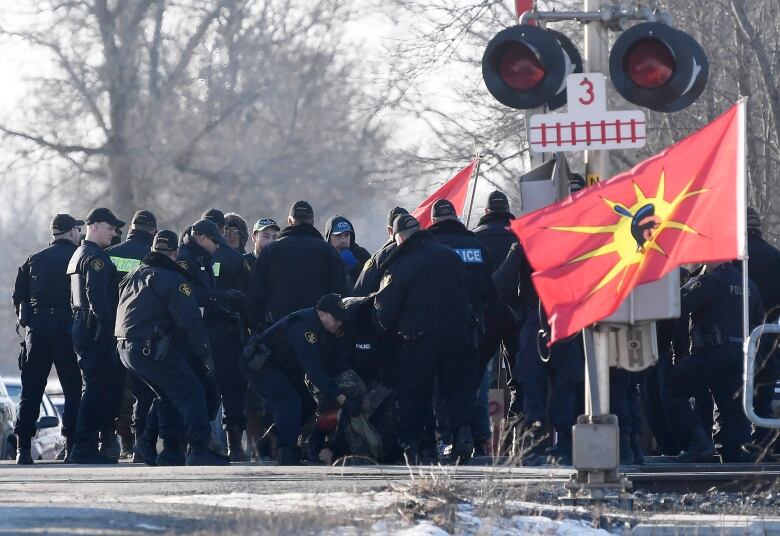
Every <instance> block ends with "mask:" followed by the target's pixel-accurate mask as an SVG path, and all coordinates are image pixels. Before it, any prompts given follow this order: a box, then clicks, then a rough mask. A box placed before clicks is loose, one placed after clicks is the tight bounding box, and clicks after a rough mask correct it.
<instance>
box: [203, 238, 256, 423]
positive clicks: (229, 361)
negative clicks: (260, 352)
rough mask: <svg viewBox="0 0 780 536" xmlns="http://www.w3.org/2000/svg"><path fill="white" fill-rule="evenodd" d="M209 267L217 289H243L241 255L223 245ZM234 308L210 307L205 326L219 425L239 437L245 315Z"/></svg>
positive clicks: (244, 277)
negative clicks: (219, 401)
mask: <svg viewBox="0 0 780 536" xmlns="http://www.w3.org/2000/svg"><path fill="white" fill-rule="evenodd" d="M211 267H212V271H213V273H214V281H215V285H216V288H217V290H218V291H225V290H229V289H233V290H238V291H241V292H242V293H245V292H246V288H247V283H248V280H249V272H248V271H247V270H246V267H245V263H244V258H243V256H242V254H241V253H240V252H239V251H238V250H236V249H233V248H231V247H230V246H228V245H222V246H220V248H219V249H218V250H217V252H216V253H214V255H213V256H212V259H211ZM242 313H243V311H240V310H236V309H235V308H211V309H210V311H209V316H208V327H209V333H210V336H211V345H212V347H213V350H214V365H215V367H216V371H215V376H214V377H215V379H216V381H217V387H218V388H219V393H220V395H221V396H222V409H223V416H222V424H223V426H224V427H225V429H226V430H227V431H228V432H231V430H234V431H233V432H231V433H235V434H236V435H237V436H238V437H240V436H241V431H242V430H243V429H244V428H245V427H246V420H245V418H244V398H245V396H246V381H245V380H244V378H243V376H242V375H241V371H240V370H239V367H238V360H239V356H240V355H241V351H242V349H243V348H244V343H245V342H246V338H247V335H246V334H247V326H246V323H245V322H246V315H245V314H242Z"/></svg>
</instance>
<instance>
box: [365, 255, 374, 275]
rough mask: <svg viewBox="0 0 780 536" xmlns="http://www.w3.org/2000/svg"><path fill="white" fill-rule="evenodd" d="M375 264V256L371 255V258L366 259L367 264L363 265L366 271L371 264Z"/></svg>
mask: <svg viewBox="0 0 780 536" xmlns="http://www.w3.org/2000/svg"><path fill="white" fill-rule="evenodd" d="M373 265H374V257H371V258H370V259H368V260H367V261H366V264H364V265H363V271H364V272H365V271H366V270H368V269H369V268H371V266H373Z"/></svg>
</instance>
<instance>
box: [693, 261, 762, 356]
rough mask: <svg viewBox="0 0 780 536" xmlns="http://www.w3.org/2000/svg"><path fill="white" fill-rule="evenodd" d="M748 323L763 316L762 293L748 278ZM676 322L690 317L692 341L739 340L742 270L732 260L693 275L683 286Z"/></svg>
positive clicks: (702, 343) (701, 343)
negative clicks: (678, 315)
mask: <svg viewBox="0 0 780 536" xmlns="http://www.w3.org/2000/svg"><path fill="white" fill-rule="evenodd" d="M749 304H750V305H749V306H750V326H749V327H751V328H752V327H753V326H755V325H756V324H757V323H758V322H760V321H761V320H762V319H763V306H762V305H761V297H760V295H759V292H758V289H757V288H756V285H755V283H753V282H752V281H749ZM680 306H681V307H680V313H681V314H680V320H681V322H680V323H679V324H678V326H680V327H682V328H683V329H684V328H685V327H686V326H685V324H686V320H687V319H688V317H690V336H691V345H692V346H693V347H698V346H718V345H721V344H728V343H733V344H741V343H742V314H741V313H742V274H741V273H740V271H739V270H737V269H736V268H735V267H734V265H733V264H731V263H723V264H721V265H719V266H717V267H716V268H715V269H714V270H712V271H705V272H704V273H703V274H701V275H698V276H695V277H692V278H691V279H690V280H688V282H687V283H686V284H685V285H683V287H682V296H681V300H680Z"/></svg>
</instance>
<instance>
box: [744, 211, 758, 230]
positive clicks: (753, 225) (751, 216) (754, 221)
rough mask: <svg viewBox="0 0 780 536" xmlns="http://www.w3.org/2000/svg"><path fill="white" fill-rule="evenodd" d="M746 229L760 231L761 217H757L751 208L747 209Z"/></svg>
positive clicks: (756, 213)
mask: <svg viewBox="0 0 780 536" xmlns="http://www.w3.org/2000/svg"><path fill="white" fill-rule="evenodd" d="M747 228H748V229H761V216H759V215H758V212H756V209H754V208H753V207H748V208H747Z"/></svg>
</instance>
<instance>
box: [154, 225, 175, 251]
mask: <svg viewBox="0 0 780 536" xmlns="http://www.w3.org/2000/svg"><path fill="white" fill-rule="evenodd" d="M177 249H179V237H177V236H176V233H174V232H173V231H169V230H167V229H164V230H162V231H157V234H156V235H154V242H153V243H152V250H154V251H176V250H177Z"/></svg>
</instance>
